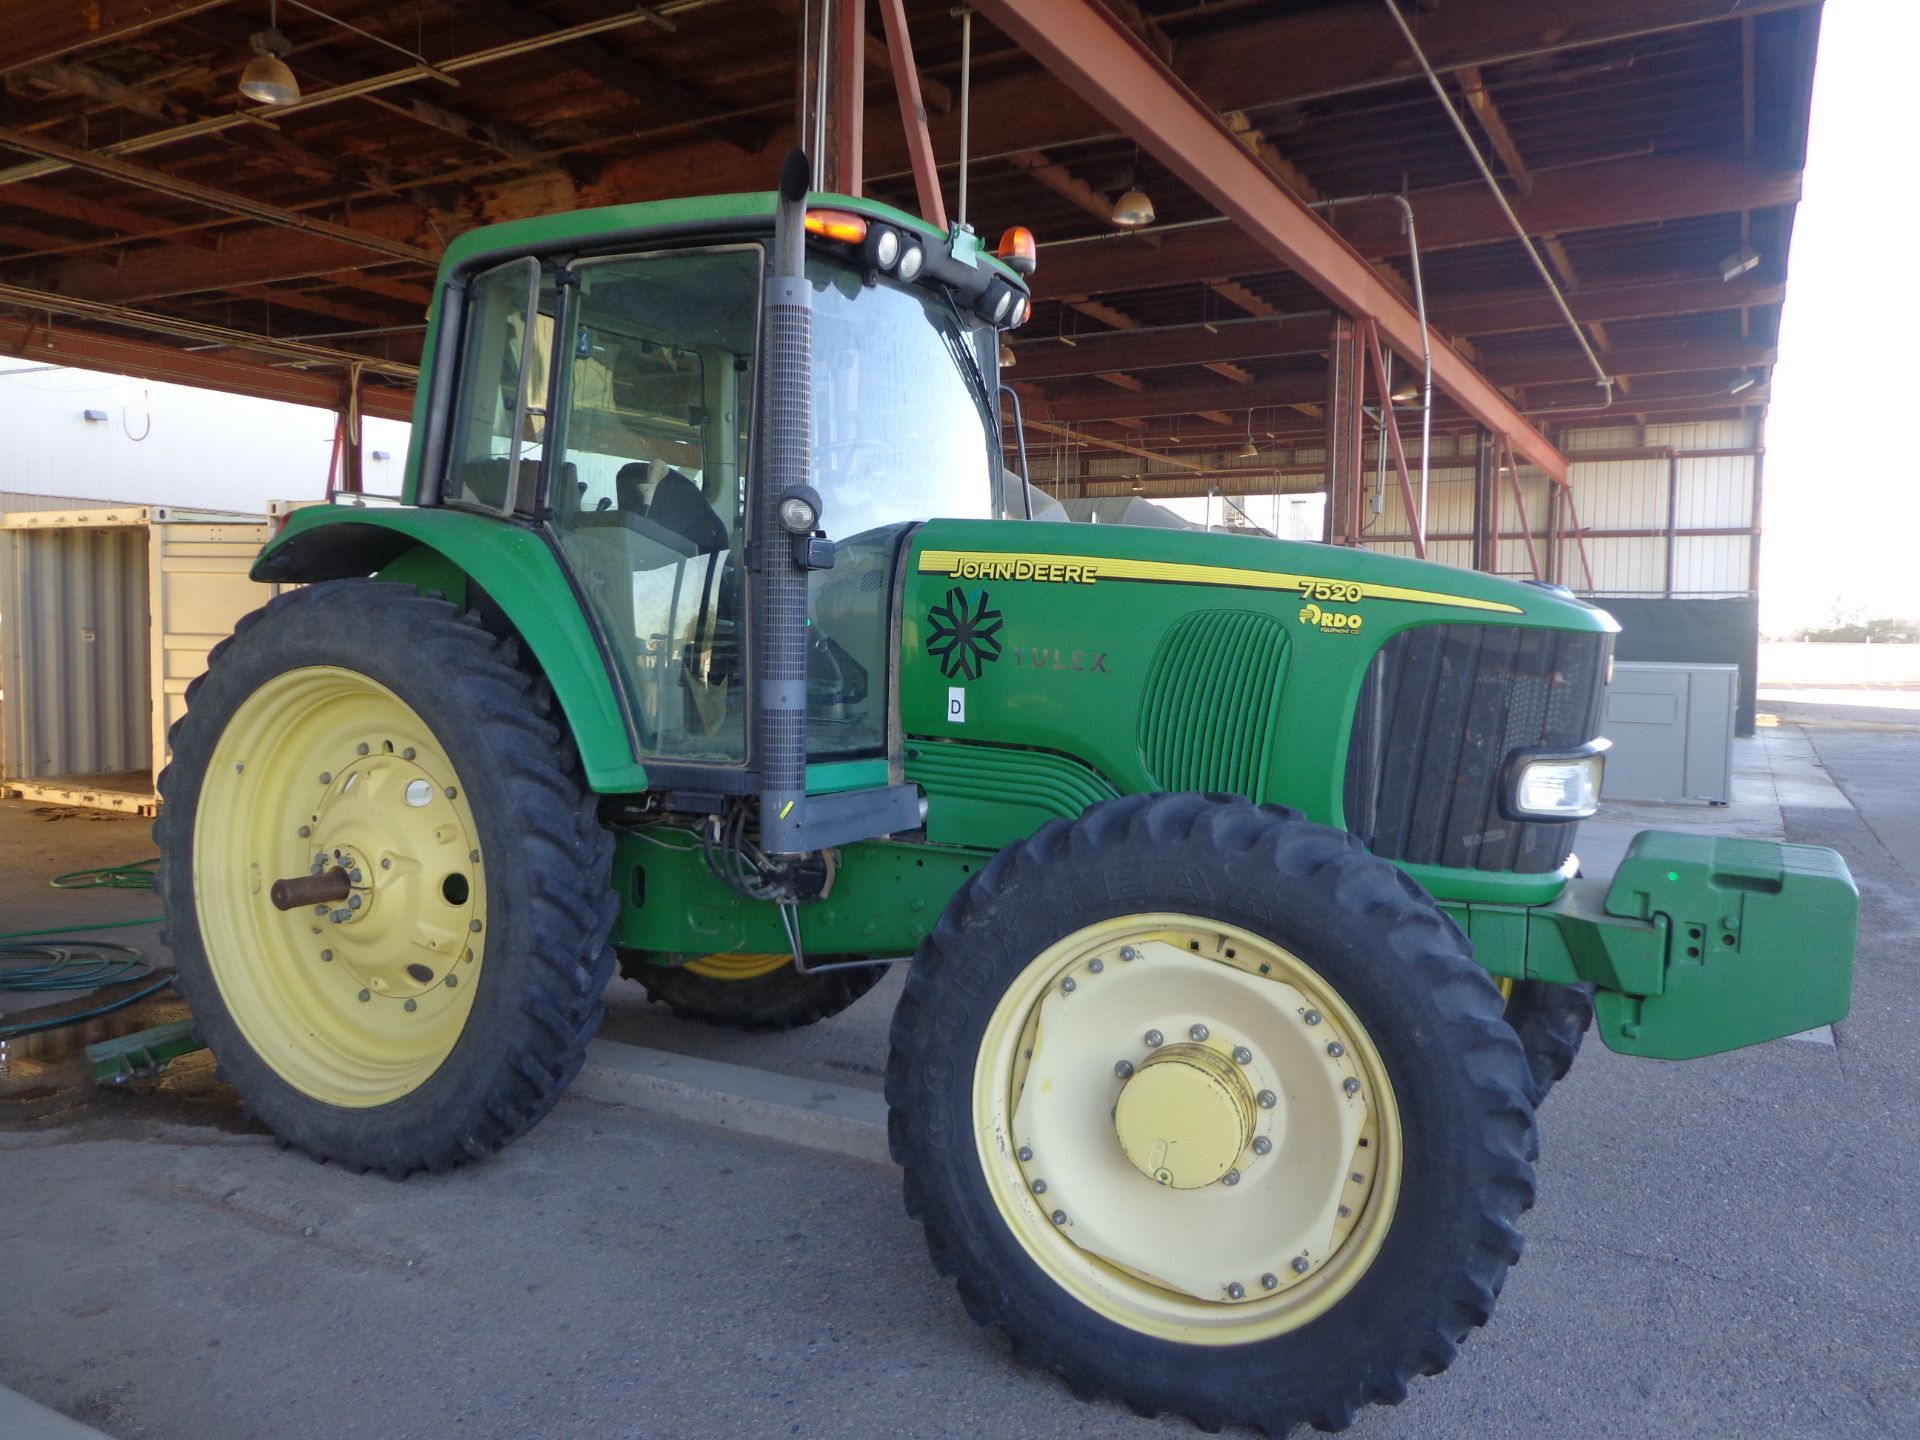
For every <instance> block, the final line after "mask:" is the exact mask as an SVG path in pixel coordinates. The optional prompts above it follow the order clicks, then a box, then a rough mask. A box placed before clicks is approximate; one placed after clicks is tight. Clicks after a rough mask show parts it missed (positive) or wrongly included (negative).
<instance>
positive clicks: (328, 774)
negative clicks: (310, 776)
mask: <svg viewBox="0 0 1920 1440" xmlns="http://www.w3.org/2000/svg"><path fill="white" fill-rule="evenodd" d="M320 783H321V784H322V785H331V784H332V783H333V772H332V771H331V770H322V771H321V772H320Z"/></svg>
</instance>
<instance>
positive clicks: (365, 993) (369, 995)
mask: <svg viewBox="0 0 1920 1440" xmlns="http://www.w3.org/2000/svg"><path fill="white" fill-rule="evenodd" d="M371 999H373V992H372V991H370V990H362V991H361V992H360V1000H361V1003H362V1004H364V1003H366V1002H367V1001H369V1000H371Z"/></svg>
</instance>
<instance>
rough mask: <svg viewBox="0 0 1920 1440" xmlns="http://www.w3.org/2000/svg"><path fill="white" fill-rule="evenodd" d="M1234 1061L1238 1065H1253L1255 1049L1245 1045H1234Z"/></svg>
mask: <svg viewBox="0 0 1920 1440" xmlns="http://www.w3.org/2000/svg"><path fill="white" fill-rule="evenodd" d="M1233 1063H1234V1064H1236V1065H1251V1064H1252V1063H1253V1051H1251V1050H1249V1049H1247V1047H1246V1046H1244V1045H1236V1046H1234V1047H1233Z"/></svg>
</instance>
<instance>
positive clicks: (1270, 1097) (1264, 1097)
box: [1253, 1090, 1280, 1110]
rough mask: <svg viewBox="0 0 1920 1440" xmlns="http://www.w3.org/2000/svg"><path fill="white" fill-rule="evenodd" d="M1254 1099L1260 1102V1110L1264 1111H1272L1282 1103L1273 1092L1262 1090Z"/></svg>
mask: <svg viewBox="0 0 1920 1440" xmlns="http://www.w3.org/2000/svg"><path fill="white" fill-rule="evenodd" d="M1253 1098H1254V1099H1256V1100H1258V1101H1259V1102H1260V1108H1261V1109H1262V1110H1271V1109H1273V1107H1274V1106H1275V1105H1278V1104H1279V1103H1280V1097H1279V1096H1278V1095H1276V1094H1274V1093H1273V1091H1271V1090H1262V1091H1261V1092H1260V1093H1259V1094H1258V1095H1256V1096H1254V1097H1253Z"/></svg>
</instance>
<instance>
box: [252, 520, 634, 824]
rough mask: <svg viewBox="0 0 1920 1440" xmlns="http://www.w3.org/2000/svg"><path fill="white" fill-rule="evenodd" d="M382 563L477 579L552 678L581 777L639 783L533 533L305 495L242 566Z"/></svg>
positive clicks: (278, 579) (277, 570)
mask: <svg viewBox="0 0 1920 1440" xmlns="http://www.w3.org/2000/svg"><path fill="white" fill-rule="evenodd" d="M421 552H425V553H424V554H423V553H421ZM396 562H399V563H397V564H396ZM389 567H392V578H394V579H404V580H406V581H408V582H409V583H413V584H419V585H422V587H423V588H429V587H430V588H433V589H438V590H441V591H443V592H444V593H445V594H447V595H448V596H449V598H453V599H456V600H459V599H462V598H464V597H463V595H462V593H461V592H462V591H464V588H465V584H466V582H467V581H468V580H469V579H471V580H472V581H473V582H474V583H476V584H479V585H482V586H484V587H485V589H486V593H487V595H488V597H489V598H490V599H491V600H492V601H493V602H494V603H495V604H497V605H498V606H499V607H500V610H501V612H502V613H503V614H504V615H505V616H506V618H507V621H508V622H509V623H510V624H511V625H512V626H513V628H514V630H515V631H516V632H517V633H518V635H519V638H520V640H521V642H522V643H523V644H524V645H525V646H526V647H527V649H528V650H530V651H531V652H532V653H533V657H534V659H535V661H536V662H537V663H538V664H539V666H540V668H541V670H542V672H544V673H545V675H546V677H547V680H548V682H549V683H550V684H551V685H552V686H553V694H554V699H555V700H556V701H557V702H558V703H559V706H560V709H561V712H562V713H563V714H564V715H565V716H566V719H567V725H568V727H569V729H570V730H571V732H572V735H573V740H574V743H575V744H576V745H577V746H578V747H579V750H580V760H581V764H582V766H583V767H584V768H585V770H586V774H587V783H588V784H589V785H590V786H592V788H593V789H595V790H597V791H600V792H602V793H609V792H622V791H633V790H644V789H646V787H647V777H646V771H645V769H644V768H642V766H641V765H640V764H639V763H638V761H637V760H636V759H635V758H634V753H633V746H632V741H631V739H630V731H629V729H628V726H627V723H626V717H625V716H624V714H623V713H622V711H621V705H620V693H619V690H618V687H617V684H616V682H615V680H614V678H613V677H612V675H611V674H609V673H608V669H607V665H606V662H605V660H604V659H603V658H602V656H601V653H600V647H599V645H598V643H597V642H596V640H595V638H594V634H593V631H592V629H591V628H590V627H589V625H588V623H587V619H586V616H585V615H584V614H583V613H582V611H581V602H580V599H579V597H578V596H577V595H576V594H575V593H574V589H573V586H572V585H571V584H570V583H569V581H568V579H567V576H566V573H565V572H564V571H563V570H562V569H561V568H560V562H559V559H558V558H557V557H556V556H555V555H554V553H553V550H552V548H551V547H550V546H549V545H548V544H547V542H546V541H545V540H544V539H543V538H542V537H541V536H540V535H539V534H537V533H535V532H534V531H532V530H529V529H527V528H525V527H523V526H519V525H514V524H511V523H508V522H507V521H503V520H494V519H489V518H487V517H484V516H480V515H468V514H464V513H462V512H460V511H457V510H438V509H417V508H414V507H411V506H403V507H399V508H396V509H358V508H348V507H345V506H333V505H316V506H311V507H309V508H306V509H302V510H296V511H295V512H294V513H293V515H292V517H291V518H290V519H289V520H288V521H287V524H286V527H285V528H284V529H283V530H282V531H281V532H280V533H279V534H278V535H277V536H275V537H274V538H273V540H272V541H270V542H269V543H268V544H267V546H266V548H265V549H263V550H262V551H261V552H260V555H259V558H257V559H256V560H255V561H254V564H253V572H252V573H253V578H254V579H255V580H259V581H263V582H267V583H281V584H285V583H302V582H308V581H315V580H338V579H346V578H351V577H354V576H363V575H374V574H378V573H382V572H386V571H388V569H389ZM428 577H432V578H431V579H429V578H428Z"/></svg>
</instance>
